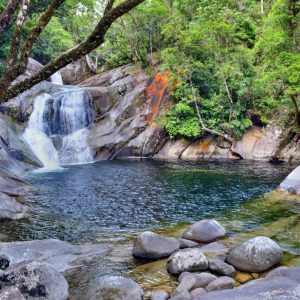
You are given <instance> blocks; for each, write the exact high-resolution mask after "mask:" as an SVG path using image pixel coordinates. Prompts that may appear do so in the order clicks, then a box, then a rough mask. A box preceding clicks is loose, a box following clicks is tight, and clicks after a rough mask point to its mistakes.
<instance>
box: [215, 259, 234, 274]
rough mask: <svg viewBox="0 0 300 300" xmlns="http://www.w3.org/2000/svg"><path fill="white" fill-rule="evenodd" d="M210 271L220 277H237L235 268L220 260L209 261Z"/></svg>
mask: <svg viewBox="0 0 300 300" xmlns="http://www.w3.org/2000/svg"><path fill="white" fill-rule="evenodd" d="M209 269H210V270H211V271H213V272H216V273H218V274H220V275H225V276H230V277H234V276H235V275H236V270H235V268H234V267H233V266H231V265H229V264H227V263H226V262H224V261H222V260H220V259H211V260H209Z"/></svg>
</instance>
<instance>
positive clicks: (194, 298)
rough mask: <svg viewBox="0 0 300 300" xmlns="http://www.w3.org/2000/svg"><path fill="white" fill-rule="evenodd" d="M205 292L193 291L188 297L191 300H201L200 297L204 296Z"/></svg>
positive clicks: (200, 290) (200, 289)
mask: <svg viewBox="0 0 300 300" xmlns="http://www.w3.org/2000/svg"><path fill="white" fill-rule="evenodd" d="M206 293H207V291H206V290H205V289H202V288H197V289H194V290H192V291H191V292H190V295H191V297H192V300H201V296H202V295H204V294H206Z"/></svg>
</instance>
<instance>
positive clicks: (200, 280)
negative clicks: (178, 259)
mask: <svg viewBox="0 0 300 300" xmlns="http://www.w3.org/2000/svg"><path fill="white" fill-rule="evenodd" d="M188 275H192V276H194V277H195V278H196V282H195V284H194V285H193V288H194V289H196V288H205V287H206V286H207V285H208V284H209V283H211V282H212V281H214V280H215V279H217V276H215V275H213V274H211V273H208V272H201V273H189V272H183V273H181V274H180V276H179V277H178V280H179V282H181V281H183V280H184V278H185V277H186V276H188Z"/></svg>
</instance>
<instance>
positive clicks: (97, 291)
mask: <svg viewBox="0 0 300 300" xmlns="http://www.w3.org/2000/svg"><path fill="white" fill-rule="evenodd" d="M87 299H89V300H103V299H109V300H110V299H111V300H142V299H143V290H142V289H141V288H140V287H139V285H138V284H137V283H135V282H134V281H133V280H132V279H130V278H126V277H122V276H108V275H107V276H101V277H98V278H97V279H96V280H95V281H94V282H93V283H92V284H90V286H89V288H88V295H87Z"/></svg>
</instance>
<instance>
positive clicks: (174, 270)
mask: <svg viewBox="0 0 300 300" xmlns="http://www.w3.org/2000/svg"><path fill="white" fill-rule="evenodd" d="M167 268H168V271H169V272H170V273H171V274H173V275H179V274H180V273H182V272H193V271H203V270H206V269H207V268H208V261H207V258H206V257H205V255H204V254H203V252H202V251H201V250H200V249H198V248H188V249H183V250H179V251H177V252H175V253H174V254H173V255H172V256H171V257H170V258H169V259H168V266H167Z"/></svg>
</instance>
